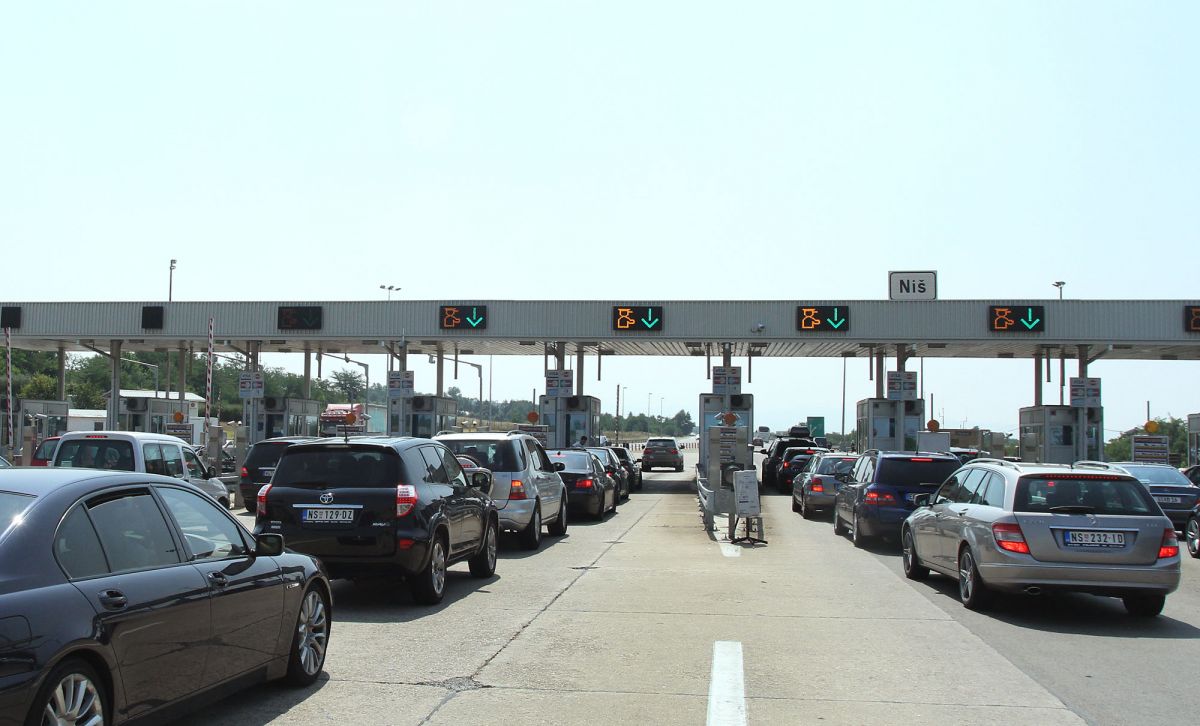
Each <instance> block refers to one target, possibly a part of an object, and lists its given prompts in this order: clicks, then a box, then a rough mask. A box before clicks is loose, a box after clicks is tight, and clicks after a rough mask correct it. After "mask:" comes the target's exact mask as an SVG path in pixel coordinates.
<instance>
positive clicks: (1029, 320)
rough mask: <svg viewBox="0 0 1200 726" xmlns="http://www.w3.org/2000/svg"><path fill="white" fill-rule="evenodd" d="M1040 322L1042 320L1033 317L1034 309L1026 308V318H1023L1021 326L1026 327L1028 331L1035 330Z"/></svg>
mask: <svg viewBox="0 0 1200 726" xmlns="http://www.w3.org/2000/svg"><path fill="white" fill-rule="evenodd" d="M1040 322H1042V319H1041V318H1035V317H1033V308H1025V317H1023V318H1021V325H1024V326H1025V328H1026V330H1033V329H1034V327H1035V326H1036V325H1037V324H1038V323H1040Z"/></svg>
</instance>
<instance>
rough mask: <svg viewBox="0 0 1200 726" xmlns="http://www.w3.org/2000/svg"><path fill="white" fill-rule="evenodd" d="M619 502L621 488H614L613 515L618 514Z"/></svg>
mask: <svg viewBox="0 0 1200 726" xmlns="http://www.w3.org/2000/svg"><path fill="white" fill-rule="evenodd" d="M619 501H621V490H620V487H613V505H612V510H611V511H612V513H613V514H616V513H617V502H619Z"/></svg>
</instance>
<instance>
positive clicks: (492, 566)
mask: <svg viewBox="0 0 1200 726" xmlns="http://www.w3.org/2000/svg"><path fill="white" fill-rule="evenodd" d="M559 514H560V515H561V512H560V513H559ZM498 539H499V537H498V535H497V533H496V521H495V520H493V519H488V523H487V530H486V531H485V532H484V533H483V543H482V544H481V545H480V547H479V552H477V553H475V556H474V557H472V558H471V559H469V560H467V565H468V566H469V567H470V568H471V575H472V576H473V577H491V576H492V575H494V574H496V546H497V540H498Z"/></svg>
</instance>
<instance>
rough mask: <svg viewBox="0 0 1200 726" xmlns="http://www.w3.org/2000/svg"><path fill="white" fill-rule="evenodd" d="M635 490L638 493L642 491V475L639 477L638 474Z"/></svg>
mask: <svg viewBox="0 0 1200 726" xmlns="http://www.w3.org/2000/svg"><path fill="white" fill-rule="evenodd" d="M637 490H638V491H639V492H640V491H641V490H642V475H641V474H638V485H637Z"/></svg>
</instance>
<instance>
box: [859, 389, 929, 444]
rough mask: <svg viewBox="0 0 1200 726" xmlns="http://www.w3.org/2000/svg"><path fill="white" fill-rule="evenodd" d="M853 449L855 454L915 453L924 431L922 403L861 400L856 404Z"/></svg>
mask: <svg viewBox="0 0 1200 726" xmlns="http://www.w3.org/2000/svg"><path fill="white" fill-rule="evenodd" d="M857 412H858V416H857V426H856V428H855V432H856V438H855V445H856V447H857V450H858V451H866V450H868V449H878V450H880V451H916V450H917V433H918V432H919V431H920V430H921V429H922V428H924V421H923V420H924V418H925V401H923V400H921V399H919V398H918V399H915V400H908V401H901V400H894V399H888V398H864V399H863V400H861V401H859V402H858V404H857Z"/></svg>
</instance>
